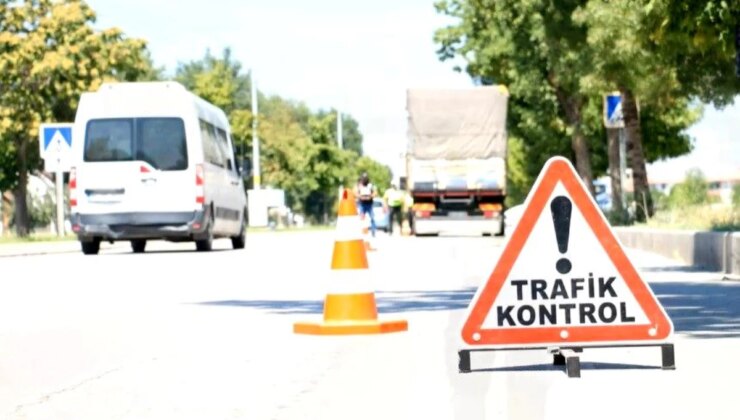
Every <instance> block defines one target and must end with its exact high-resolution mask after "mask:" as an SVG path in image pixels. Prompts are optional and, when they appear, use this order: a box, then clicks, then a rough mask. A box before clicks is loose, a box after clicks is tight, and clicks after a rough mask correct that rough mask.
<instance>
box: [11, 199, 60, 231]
mask: <svg viewBox="0 0 740 420" xmlns="http://www.w3.org/2000/svg"><path fill="white" fill-rule="evenodd" d="M26 203H27V205H28V214H29V216H30V219H31V220H30V226H29V228H30V230H31V231H34V230H36V229H38V228H42V227H46V226H48V225H49V224H51V223H52V221H53V220H54V217H55V215H56V206H55V205H54V200H53V199H52V198H51V195H49V194H47V195H44V196H43V197H36V196H34V195H32V194H29V195H28V200H27V201H26ZM11 210H12V211H11V216H10V225H11V226H13V227H14V226H15V209H14V208H12V207H11Z"/></svg>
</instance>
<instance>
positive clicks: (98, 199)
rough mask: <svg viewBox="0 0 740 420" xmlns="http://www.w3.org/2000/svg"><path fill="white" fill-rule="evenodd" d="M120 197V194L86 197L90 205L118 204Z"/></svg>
mask: <svg viewBox="0 0 740 420" xmlns="http://www.w3.org/2000/svg"><path fill="white" fill-rule="evenodd" d="M121 198H122V195H120V194H92V195H90V196H89V197H88V201H89V202H91V203H100V204H108V203H120V202H121Z"/></svg>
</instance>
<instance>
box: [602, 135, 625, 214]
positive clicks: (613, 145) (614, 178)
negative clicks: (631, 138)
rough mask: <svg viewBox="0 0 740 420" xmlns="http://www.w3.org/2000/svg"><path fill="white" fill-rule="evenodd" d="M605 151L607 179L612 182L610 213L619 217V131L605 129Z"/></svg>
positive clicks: (620, 210)
mask: <svg viewBox="0 0 740 420" xmlns="http://www.w3.org/2000/svg"><path fill="white" fill-rule="evenodd" d="M606 137H607V139H608V142H607V151H608V154H609V178H610V179H611V182H612V212H613V213H614V214H617V215H619V217H620V220H621V216H622V214H623V212H624V207H623V203H622V174H621V173H620V168H619V159H620V156H619V129H618V128H607V129H606Z"/></svg>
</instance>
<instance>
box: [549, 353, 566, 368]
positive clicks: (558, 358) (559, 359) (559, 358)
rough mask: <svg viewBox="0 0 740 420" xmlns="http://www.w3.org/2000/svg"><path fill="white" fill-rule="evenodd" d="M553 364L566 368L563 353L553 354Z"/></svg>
mask: <svg viewBox="0 0 740 420" xmlns="http://www.w3.org/2000/svg"><path fill="white" fill-rule="evenodd" d="M552 364H553V365H555V366H565V356H563V355H562V354H561V353H555V354H553V355H552Z"/></svg>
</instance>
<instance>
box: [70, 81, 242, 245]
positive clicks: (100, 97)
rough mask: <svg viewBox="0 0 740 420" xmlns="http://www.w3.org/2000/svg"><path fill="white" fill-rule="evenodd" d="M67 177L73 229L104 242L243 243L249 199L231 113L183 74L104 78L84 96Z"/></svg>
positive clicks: (86, 240)
mask: <svg viewBox="0 0 740 420" xmlns="http://www.w3.org/2000/svg"><path fill="white" fill-rule="evenodd" d="M72 132H73V141H72V154H73V159H72V160H73V168H72V170H71V172H70V177H69V194H70V208H71V216H72V230H73V231H74V232H75V233H76V235H77V237H78V238H79V241H80V243H81V246H82V252H83V253H85V254H97V253H98V252H99V250H100V243H101V241H108V242H111V243H113V242H115V241H130V242H131V248H132V250H133V252H136V253H140V252H144V250H145V248H146V244H147V241H148V240H168V241H173V242H180V241H194V242H195V245H196V249H197V250H199V251H209V250H211V248H212V244H213V240H214V239H217V238H230V239H231V243H232V246H233V248H234V249H241V248H244V245H245V239H246V238H245V234H246V233H245V231H246V226H247V198H246V194H245V192H244V185H243V180H242V176H241V173H240V172H241V168H240V167H239V165H237V162H236V161H235V158H234V149H233V146H232V140H231V130H230V126H229V122H228V119H227V118H226V114H225V113H224V112H223V111H222V110H221V109H219V108H217V107H216V106H214V105H213V104H211V103H209V102H207V101H205V100H203V99H202V98H199V97H198V96H196V95H194V94H193V93H191V92H189V91H188V90H187V89H185V87H184V86H183V85H181V84H179V83H177V82H172V81H167V82H130V83H105V84H103V85H102V86H101V87H100V88H99V89H98V90H97V91H96V92H86V93H83V94H82V95H81V97H80V103H79V106H78V108H77V114H76V116H75V121H74V127H73V130H72Z"/></svg>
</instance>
